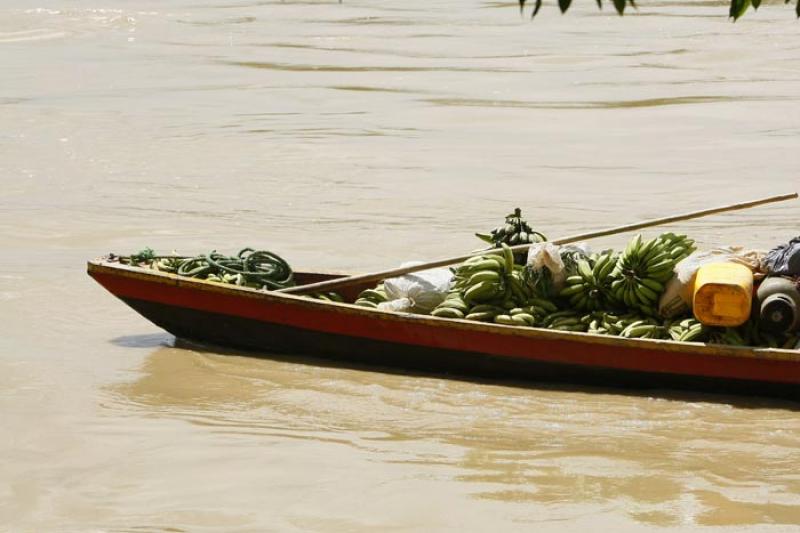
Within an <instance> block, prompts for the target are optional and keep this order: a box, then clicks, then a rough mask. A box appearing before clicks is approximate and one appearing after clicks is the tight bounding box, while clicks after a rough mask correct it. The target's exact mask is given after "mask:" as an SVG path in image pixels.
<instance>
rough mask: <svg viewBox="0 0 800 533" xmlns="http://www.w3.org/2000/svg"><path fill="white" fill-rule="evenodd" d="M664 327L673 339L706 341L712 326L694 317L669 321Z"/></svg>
mask: <svg viewBox="0 0 800 533" xmlns="http://www.w3.org/2000/svg"><path fill="white" fill-rule="evenodd" d="M664 327H665V328H666V330H667V333H668V334H669V336H670V338H671V339H672V340H674V341H681V342H704V341H706V340H708V335H709V333H710V332H711V328H709V327H707V326H704V325H703V324H701V323H700V321H698V320H697V319H695V318H692V317H689V318H682V319H678V320H672V321H667V322H666V323H665V324H664Z"/></svg>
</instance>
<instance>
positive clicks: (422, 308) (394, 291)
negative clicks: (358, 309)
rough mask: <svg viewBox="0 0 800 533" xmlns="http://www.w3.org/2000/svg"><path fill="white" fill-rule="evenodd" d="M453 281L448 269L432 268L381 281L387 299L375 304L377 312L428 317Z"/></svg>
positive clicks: (445, 294) (409, 264) (444, 296)
mask: <svg viewBox="0 0 800 533" xmlns="http://www.w3.org/2000/svg"><path fill="white" fill-rule="evenodd" d="M419 264H421V263H420V262H419V261H414V262H410V263H404V264H403V265H401V266H404V267H406V266H413V265H419ZM452 279H453V273H452V272H451V271H450V269H449V268H432V269H430V270H423V271H421V272H413V273H411V274H405V275H404V276H400V277H397V278H389V279H387V280H385V281H384V282H383V287H384V290H385V291H386V296H388V297H389V300H388V301H386V302H383V303H380V304H378V309H382V310H384V311H398V312H401V313H421V314H429V313H430V312H431V311H433V309H434V308H435V307H436V306H437V305H439V304H440V303H442V302H443V301H444V299H445V298H446V297H447V292H448V291H449V290H450V282H451V280H452Z"/></svg>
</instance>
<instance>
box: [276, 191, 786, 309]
mask: <svg viewBox="0 0 800 533" xmlns="http://www.w3.org/2000/svg"><path fill="white" fill-rule="evenodd" d="M795 198H797V193H796V192H795V193H790V194H781V195H778V196H770V197H768V198H761V199H759V200H752V201H750V202H742V203H738V204H731V205H724V206H720V207H714V208H711V209H703V210H700V211H692V212H690V213H683V214H680V215H672V216H668V217H663V218H654V219H652V220H645V221H643V222H636V223H634V224H626V225H624V226H616V227H613V228H606V229H603V230H599V231H591V232H589V233H580V234H578V235H570V236H569V237H564V238H561V239H558V240H555V241H550V242H552V243H553V244H569V243H572V242H577V241H585V240H589V239H594V238H597V237H604V236H606V235H615V234H617V233H624V232H626V231H634V230H637V229H642V228H650V227H653V226H660V225H662V224H670V223H672V222H680V221H683V220H691V219H694V218H700V217H705V216H709V215H714V214H717V213H726V212H729V211H738V210H740V209H749V208H751V207H756V206H759V205H764V204H770V203H775V202H783V201H786V200H792V199H795ZM531 245H532V243H525V244H518V245H516V246H512V247H511V249H512V250H513V251H515V252H521V251H523V250H527V249H528V248H529V247H530V246H531ZM492 253H502V250H501V249H500V248H493V249H489V250H481V251H478V252H473V253H470V254H467V255H459V256H457V257H447V258H444V259H438V260H436V261H429V262H427V263H422V264H419V265H414V266H407V267H400V268H394V269H392V270H383V271H381V272H373V273H371V274H358V275H355V276H347V277H344V278H336V279H332V280H326V281H320V282H317V283H309V284H308V285H297V286H295V287H288V288H285V289H279V290H278V291H277V292H285V293H292V294H304V293H309V292H320V291H331V290H334V289H339V288H341V287H346V286H349V285H354V284H357V283H367V282H370V281H378V280H382V279H387V278H393V277H397V276H402V275H404V274H410V273H412V272H419V271H420V270H428V269H430V268H437V267H442V266H448V265H452V264H454V263H462V262H464V261H466V260H467V259H469V258H470V257H473V256H476V255H486V254H492Z"/></svg>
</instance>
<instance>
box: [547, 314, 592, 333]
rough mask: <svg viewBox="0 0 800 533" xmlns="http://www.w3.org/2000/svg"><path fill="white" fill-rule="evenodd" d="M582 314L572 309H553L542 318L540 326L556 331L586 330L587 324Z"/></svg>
mask: <svg viewBox="0 0 800 533" xmlns="http://www.w3.org/2000/svg"><path fill="white" fill-rule="evenodd" d="M582 318H583V315H581V314H580V313H578V312H577V311H574V310H565V311H554V312H551V313H549V314H548V315H547V316H545V317H544V319H542V327H545V328H547V329H555V330H558V331H586V330H587V329H588V328H589V325H588V324H587V323H585V322H584V321H583V320H581V319H582Z"/></svg>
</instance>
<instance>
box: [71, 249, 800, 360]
mask: <svg viewBox="0 0 800 533" xmlns="http://www.w3.org/2000/svg"><path fill="white" fill-rule="evenodd" d="M87 271H88V273H89V274H92V273H106V274H112V275H117V276H122V277H127V278H133V279H140V280H144V281H148V282H157V283H162V284H168V285H174V286H176V287H181V286H184V287H187V288H191V289H194V290H202V291H207V292H216V293H221V294H226V295H230V296H236V297H245V298H251V299H257V300H267V301H269V300H272V301H276V302H278V303H280V302H281V301H289V302H291V304H292V305H300V306H303V307H311V308H317V309H319V308H325V309H335V310H336V312H337V313H341V314H347V315H360V316H368V317H371V318H373V319H376V320H391V321H402V322H408V323H413V324H426V325H429V326H433V327H437V328H444V329H449V330H467V331H481V332H488V333H492V334H495V335H509V336H515V337H525V338H530V339H532V340H538V339H542V340H544V339H546V340H569V341H571V342H581V343H585V344H588V345H591V344H602V345H606V346H617V347H625V348H631V347H638V348H642V349H649V350H661V351H665V352H676V353H684V354H692V355H697V356H706V355H711V356H718V357H720V356H721V357H734V358H747V359H761V360H771V361H788V362H794V363H800V351H798V350H791V349H783V348H757V347H749V346H727V345H721V344H706V343H699V342H684V341H674V340H671V339H670V340H668V339H639V338H625V337H618V336H608V335H598V334H594V333H588V332H574V331H557V330H550V329H545V328H538V327H519V326H507V325H503V324H494V323H485V322H476V321H472V320H464V319H457V318H443V317H435V316H430V315H416V314H412V313H402V312H398V311H387V310H382V309H374V308H368V307H361V306H357V305H355V304H352V303H340V302H331V301H326V300H318V299H312V298H309V297H307V296H303V295H297V294H290V293H282V292H278V291H263V290H259V289H253V288H250V287H241V286H237V285H229V284H221V283H216V282H212V281H206V280H201V279H195V278H187V277H184V276H178V275H177V274H172V273H168V272H159V271H153V270H147V269H144V268H142V267H135V266H130V265H123V264H121V263H117V262H111V261H108V260H106V259H105V258H99V259H96V260H92V261H88V268H87ZM309 273H310V272H309ZM314 274H326V273H324V272H314ZM330 274H331V275H340V276H342V277H344V276H346V274H340V273H330Z"/></svg>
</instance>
